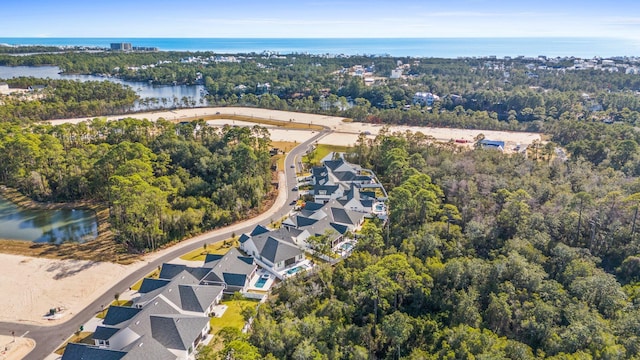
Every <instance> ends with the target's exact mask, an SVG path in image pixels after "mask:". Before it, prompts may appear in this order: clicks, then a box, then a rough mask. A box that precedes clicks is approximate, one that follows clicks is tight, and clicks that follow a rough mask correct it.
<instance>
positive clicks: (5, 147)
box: [0, 118, 271, 251]
mask: <svg viewBox="0 0 640 360" xmlns="http://www.w3.org/2000/svg"><path fill="white" fill-rule="evenodd" d="M269 144H270V139H269V133H268V132H267V131H266V130H265V129H264V128H261V127H257V126H256V127H253V128H246V127H242V128H241V127H229V126H227V127H224V128H220V129H218V128H215V127H210V126H208V125H206V123H205V122H203V121H198V122H193V123H186V124H173V123H171V122H168V121H163V120H161V121H158V122H150V121H146V120H136V119H132V118H127V119H123V120H120V121H114V122H107V121H105V120H104V119H100V118H96V119H94V120H92V121H88V122H82V123H79V124H77V125H74V124H63V125H59V126H51V125H31V126H25V127H19V126H16V125H10V124H8V123H1V124H0V182H2V183H3V184H5V185H8V186H11V187H15V188H17V189H18V190H20V191H21V192H22V193H24V194H25V195H26V196H28V197H30V198H32V199H34V200H38V201H56V202H65V201H78V200H82V201H90V202H96V203H104V204H107V205H108V206H109V210H110V223H111V226H112V230H113V232H114V234H115V236H116V240H117V241H118V242H120V243H122V244H124V245H126V246H127V247H129V248H130V249H133V250H136V251H140V250H145V249H146V250H153V249H155V248H157V247H159V246H162V245H164V244H167V243H169V242H171V241H175V240H180V239H182V238H184V237H186V236H189V235H193V234H196V233H199V232H201V231H204V230H208V229H212V228H215V227H218V226H224V225H228V224H230V223H232V222H234V221H236V220H238V219H242V218H244V217H246V215H247V213H248V212H250V211H251V210H254V209H258V208H259V207H260V205H261V204H262V202H263V200H264V199H265V196H266V194H267V193H268V192H269V191H270V188H271V172H270V156H269Z"/></svg>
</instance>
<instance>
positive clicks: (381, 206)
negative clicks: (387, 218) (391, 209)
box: [376, 204, 384, 211]
mask: <svg viewBox="0 0 640 360" xmlns="http://www.w3.org/2000/svg"><path fill="white" fill-rule="evenodd" d="M383 210H384V205H382V204H378V205H376V211H383Z"/></svg>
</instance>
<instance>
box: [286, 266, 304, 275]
mask: <svg viewBox="0 0 640 360" xmlns="http://www.w3.org/2000/svg"><path fill="white" fill-rule="evenodd" d="M301 269H302V268H301V267H300V266H296V267H294V268H291V269H289V270H288V271H287V275H293V274H295V273H297V272H298V271H300V270H301Z"/></svg>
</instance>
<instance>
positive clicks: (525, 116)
mask: <svg viewBox="0 0 640 360" xmlns="http://www.w3.org/2000/svg"><path fill="white" fill-rule="evenodd" d="M229 59H232V60H229ZM582 61H583V60H581V59H574V58H564V59H546V58H535V59H525V58H514V59H510V58H509V59H488V58H485V59H482V58H462V59H437V58H421V59H414V58H403V57H367V56H334V57H331V56H314V55H304V54H294V55H286V56H272V55H271V54H255V53H252V54H236V55H234V56H231V57H228V56H227V57H225V56H220V54H215V53H213V52H195V53H188V52H150V53H125V52H102V53H95V54H91V53H75V52H74V53H66V54H37V55H31V56H9V55H1V54H0V65H10V66H14V65H31V66H38V65H44V64H48V65H57V66H59V67H60V68H61V69H62V71H64V72H66V73H81V74H109V75H112V76H116V77H119V78H121V79H124V80H130V81H151V82H153V83H154V84H204V85H205V86H206V88H207V90H208V93H209V96H208V101H209V104H210V105H221V106H234V105H243V106H259V107H263V108H271V109H279V110H295V111H304V112H315V113H327V114H333V115H341V116H345V117H350V118H353V119H355V120H357V121H365V122H375V123H390V124H406V125H425V126H450V127H463V128H478V129H502V130H528V131H541V132H544V131H546V126H547V125H548V123H549V122H554V121H557V120H576V119H577V120H581V121H587V122H592V121H595V122H601V121H607V122H616V121H617V122H625V123H628V124H632V125H636V122H637V121H638V119H640V116H639V111H640V100H639V98H638V96H637V92H638V91H640V76H638V75H636V74H634V73H628V74H627V73H626V72H625V71H626V69H628V68H631V69H634V67H637V63H633V62H631V61H628V60H625V59H618V60H616V62H615V64H614V66H611V67H608V68H599V69H596V68H591V69H583V70H575V69H573V64H574V62H582ZM593 61H594V63H595V64H598V61H600V60H599V59H596V60H593ZM398 63H402V64H404V66H406V67H405V68H404V70H403V74H404V77H402V78H400V79H391V78H389V76H390V73H391V71H392V70H393V69H395V68H396V67H397V64H398ZM354 66H364V67H366V68H368V69H369V70H370V71H371V72H372V76H374V77H375V78H376V81H375V82H374V84H373V85H371V86H367V85H365V82H364V80H363V78H362V77H358V76H352V75H350V73H349V71H348V70H349V69H351V68H352V67H354ZM614 70H615V71H614ZM265 84H268V85H269V86H268V87H266V86H265ZM416 92H432V93H433V94H436V95H438V96H439V98H440V99H439V101H436V102H435V103H434V104H433V106H429V107H425V106H420V105H417V104H415V103H414V102H413V101H412V99H413V96H414V94H415V93H416ZM407 105H410V108H408V107H407ZM95 115H99V114H95Z"/></svg>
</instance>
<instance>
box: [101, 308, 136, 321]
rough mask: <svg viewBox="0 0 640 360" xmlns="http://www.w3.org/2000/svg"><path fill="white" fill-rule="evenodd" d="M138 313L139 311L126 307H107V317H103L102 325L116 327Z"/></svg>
mask: <svg viewBox="0 0 640 360" xmlns="http://www.w3.org/2000/svg"><path fill="white" fill-rule="evenodd" d="M140 311H141V309H138V308H134V307H128V306H109V309H108V310H107V315H105V317H104V319H103V320H102V323H103V324H104V325H110V326H117V325H118V324H121V323H123V322H125V321H127V320H131V319H132V318H133V317H134V316H136V315H137V314H138V313H140Z"/></svg>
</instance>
